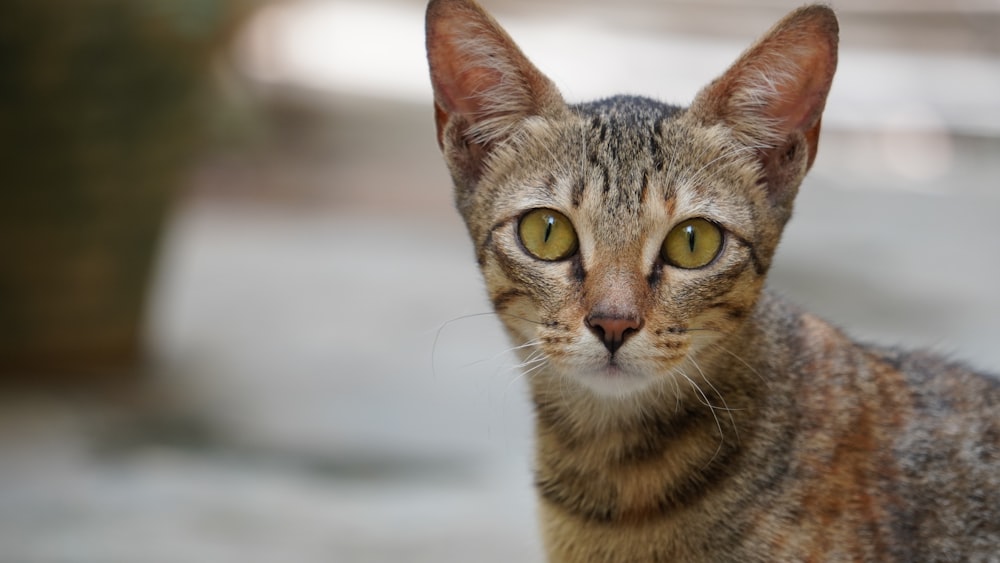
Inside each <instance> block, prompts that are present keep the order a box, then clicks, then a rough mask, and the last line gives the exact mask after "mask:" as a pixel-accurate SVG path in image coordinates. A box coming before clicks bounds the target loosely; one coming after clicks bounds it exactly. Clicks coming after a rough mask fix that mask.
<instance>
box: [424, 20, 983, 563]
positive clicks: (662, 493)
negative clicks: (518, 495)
mask: <svg viewBox="0 0 1000 563" xmlns="http://www.w3.org/2000/svg"><path fill="white" fill-rule="evenodd" d="M427 37H428V45H427V46H428V58H429V62H430V68H431V79H432V83H433V85H434V90H435V111H436V122H437V126H438V142H439V144H440V146H441V149H442V152H443V153H444V156H445V161H446V162H447V164H448V166H449V169H450V171H451V173H452V178H453V180H454V186H455V199H456V203H457V206H458V209H459V211H460V212H461V214H462V216H463V218H464V219H465V222H466V225H467V227H468V230H469V234H470V236H471V237H472V240H473V242H474V244H475V248H476V253H477V259H478V261H479V264H480V266H481V268H482V272H483V276H484V279H485V281H486V285H487V288H488V290H489V295H490V298H491V300H492V303H493V306H494V308H495V309H496V311H497V313H498V316H499V317H500V319H501V320H502V321H503V323H504V326H505V327H506V329H507V331H508V333H509V334H510V337H511V338H512V340H513V341H514V342H515V344H516V345H517V346H518V350H519V352H520V353H521V354H522V359H523V360H524V363H525V366H526V367H527V369H526V373H528V377H529V381H530V387H531V393H532V397H533V400H534V403H535V413H536V432H537V459H536V489H537V492H538V497H539V507H540V508H539V510H540V513H541V521H542V525H543V530H542V532H543V536H544V539H545V545H546V550H547V553H548V558H549V560H550V561H553V562H583V563H587V562H633V561H635V562H647V561H648V562H659V561H741V562H746V561H840V560H850V561H917V560H922V561H967V560H971V561H986V560H991V559H994V558H996V557H1000V387H998V384H997V381H996V380H995V379H992V378H990V377H988V376H981V375H977V374H975V373H972V372H970V371H969V370H967V369H965V368H964V367H962V366H961V365H957V364H953V363H949V362H946V361H943V360H941V359H938V358H935V357H932V356H929V355H925V354H923V353H909V354H907V353H902V352H898V351H894V350H882V349H876V348H872V347H866V346H863V345H860V344H857V343H855V342H853V341H851V340H850V339H848V338H847V337H846V336H844V335H843V334H842V333H841V332H840V331H839V330H837V329H835V328H833V327H831V326H829V325H828V324H826V323H824V322H823V321H822V320H820V319H818V318H816V317H814V316H812V315H810V314H808V313H806V312H803V311H801V310H799V309H797V308H795V307H793V306H791V305H789V304H787V303H785V302H783V301H782V300H780V299H778V298H776V297H775V296H773V295H772V294H770V293H769V292H768V291H767V290H765V289H764V282H765V277H766V274H767V271H768V269H769V268H770V265H771V260H772V258H773V256H774V252H775V249H776V247H777V245H778V241H779V239H780V237H781V232H782V229H783V228H784V225H785V223H786V222H787V220H788V218H789V217H790V215H791V212H792V203H793V200H794V197H795V194H796V192H797V190H798V187H799V184H800V183H801V181H802V178H803V176H804V175H805V174H806V171H807V170H808V168H809V167H810V166H811V164H812V162H813V159H814V158H815V155H816V150H817V146H818V136H819V129H820V116H821V113H822V110H823V106H824V103H825V99H826V94H827V92H828V90H829V88H830V85H831V82H832V78H833V73H834V69H835V67H836V61H837V21H836V18H835V17H834V15H833V13H832V11H830V10H829V9H828V8H825V7H822V6H810V7H805V8H801V9H799V10H796V11H795V12H793V13H792V14H790V15H789V16H787V17H786V18H785V19H783V20H782V21H781V22H779V23H778V24H776V26H775V27H774V28H772V30H771V31H769V32H768V33H767V34H765V35H764V37H763V38H762V39H761V40H760V41H758V42H757V43H756V44H754V45H753V46H752V47H751V48H750V49H749V50H748V51H747V52H746V53H744V54H743V56H742V57H740V59H739V60H737V61H736V63H734V65H733V66H732V67H731V68H730V69H729V70H727V71H726V72H725V73H724V74H723V75H722V76H720V77H719V78H718V79H717V80H715V81H713V82H712V83H711V84H709V85H708V86H706V88H705V89H704V90H703V91H702V92H701V93H700V94H699V95H698V96H697V97H696V98H695V100H694V102H693V103H692V105H691V107H689V108H679V107H673V106H667V105H664V104H661V103H659V102H655V101H652V100H649V99H646V98H640V97H631V96H618V97H614V98H611V99H608V100H603V101H598V102H591V103H585V104H578V105H570V104H567V103H565V102H564V101H563V100H562V98H561V96H560V94H559V92H558V89H557V88H556V87H555V86H554V85H553V84H552V83H551V82H550V81H549V80H548V79H547V78H546V77H545V76H544V75H543V74H542V73H541V72H540V71H538V70H537V69H536V68H535V67H534V66H532V65H531V63H530V62H528V60H527V58H525V57H524V55H523V54H522V53H521V52H520V51H519V50H518V49H517V47H516V46H515V44H514V42H513V41H512V40H511V39H510V37H509V36H508V35H507V34H506V33H505V32H504V31H503V30H502V29H501V28H500V27H499V25H497V23H496V22H495V21H494V20H493V19H492V18H491V17H490V16H488V15H487V14H486V13H485V12H484V11H483V10H482V8H480V7H479V6H478V5H477V4H475V3H474V2H473V1H471V0H432V1H431V3H430V5H429V7H428V19H427ZM538 208H548V209H553V210H556V211H559V212H560V213H561V214H563V215H564V216H565V217H567V218H568V219H569V221H570V222H571V223H572V225H573V227H574V228H575V231H576V234H577V237H578V250H577V251H576V253H575V254H573V255H571V256H569V257H568V258H565V259H562V260H557V261H552V262H546V261H542V260H539V259H536V258H534V257H532V255H531V254H530V252H529V251H528V250H526V248H525V246H524V244H523V243H522V242H521V241H520V240H519V238H518V223H519V221H520V219H521V217H522V216H524V215H525V213H527V212H528V211H530V210H532V209H538ZM691 218H703V219H706V220H709V221H710V222H712V223H714V224H716V225H718V226H719V227H721V229H722V230H723V231H724V244H723V248H722V250H721V252H720V253H719V255H718V256H717V257H716V258H715V259H714V260H713V261H712V262H711V263H709V264H708V265H706V266H704V267H702V268H698V269H692V270H685V269H681V268H677V267H674V266H671V265H670V264H669V263H668V262H667V261H666V260H665V259H664V258H663V257H661V253H660V248H661V245H662V243H663V241H664V240H665V238H666V237H667V234H668V233H669V232H670V230H671V229H672V228H673V227H674V226H675V225H678V224H679V223H681V222H683V221H685V220H687V219H691ZM592 319H599V320H598V321H595V322H605V323H608V321H614V322H619V324H617V325H613V324H606V325H604V326H608V327H611V326H629V327H632V328H630V329H628V332H627V333H623V336H622V337H621V342H623V343H622V344H621V345H620V347H617V348H613V347H611V346H610V345H606V344H605V343H604V339H605V336H603V335H604V334H605V332H604V330H605V329H604V328H601V329H600V330H597V329H595V328H594V326H595V325H594V324H591V320H592ZM621 323H625V324H621ZM608 330H610V329H608Z"/></svg>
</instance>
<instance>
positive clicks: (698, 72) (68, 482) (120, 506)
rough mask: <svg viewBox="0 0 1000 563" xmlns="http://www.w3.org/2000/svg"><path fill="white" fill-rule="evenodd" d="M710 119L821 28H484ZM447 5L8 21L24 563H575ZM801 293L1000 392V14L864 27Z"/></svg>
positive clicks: (89, 10)
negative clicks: (484, 229)
mask: <svg viewBox="0 0 1000 563" xmlns="http://www.w3.org/2000/svg"><path fill="white" fill-rule="evenodd" d="M485 4H486V6H487V8H488V9H490V10H491V11H492V12H493V13H494V14H495V15H496V16H497V17H498V19H499V20H500V21H501V22H502V23H503V24H504V25H505V26H506V27H507V28H508V30H509V31H510V32H511V33H512V35H513V36H514V37H515V39H516V40H517V41H518V42H519V43H520V44H521V46H522V47H523V49H524V50H525V51H526V52H527V53H528V55H529V56H530V57H531V58H532V59H533V60H534V61H535V62H536V64H537V65H538V66H539V67H540V68H541V69H542V70H543V71H544V72H546V73H547V74H549V76H550V77H552V78H553V79H554V80H555V81H556V82H557V83H558V84H559V85H560V87H561V88H562V89H563V92H564V95H565V97H566V98H567V99H569V100H570V101H582V100H586V99H591V98H595V97H600V96H605V95H611V94H614V93H619V92H630V93H639V94H645V95H650V96H655V97H658V98H661V99H663V100H665V101H668V102H674V103H682V104H684V103H687V102H688V101H689V100H690V99H691V97H692V96H693V95H694V93H695V92H696V91H697V89H698V88H699V87H700V86H701V85H702V84H704V83H706V82H707V81H708V80H710V79H711V78H713V77H714V76H716V75H717V74H719V73H720V72H721V71H722V70H723V69H724V68H725V67H726V66H727V65H728V64H729V63H730V62H731V61H732V60H733V59H734V58H735V57H736V56H737V55H738V53H739V52H740V51H741V50H742V49H743V48H744V47H746V46H747V45H748V44H749V42H750V41H751V40H752V39H753V38H754V37H755V36H757V35H758V34H760V33H762V32H763V31H764V30H766V29H767V28H768V27H769V26H770V25H771V24H772V23H773V22H774V21H775V20H777V19H778V18H779V17H781V16H782V15H783V14H784V13H785V12H787V11H788V10H790V9H792V8H793V7H794V6H796V5H797V4H798V3H797V2H795V1H793V0H767V1H761V2H749V1H740V0H711V1H699V2H694V1H690V0H689V1H682V0H672V1H671V0H620V1H618V2H614V3H610V2H602V1H598V0H575V1H570V0H547V1H545V2H539V1H537V0H530V1H529V0H485ZM424 6H425V4H424V3H423V2H421V1H417V0H283V1H270V2H269V1H267V0H77V1H75V2H60V1H57V0H44V1H42V0H7V2H5V4H4V9H3V15H2V16H0V561H2V562H11V563H15V562H16V563H27V562H88V563H98V562H99V563H112V562H179V561H240V562H279V561H280V562H284V561H299V562H314V561H315V562H321V561H322V562H368V561H379V562H392V561H407V562H411V561H414V562H423V561H427V562H431V561H434V562H450V561H454V562H466V561H477V562H486V563H489V562H494V561H495V562H510V561H524V562H528V561H541V555H540V549H539V543H538V540H537V537H536V532H535V514H534V507H533V495H532V491H531V475H530V463H531V462H530V458H531V454H530V435H531V414H530V408H529V406H528V404H527V401H526V398H525V390H524V387H523V384H522V382H521V381H520V379H519V377H518V374H517V372H516V370H514V369H513V367H512V365H513V362H512V358H511V356H510V355H509V354H508V353H507V349H508V345H507V342H506V340H505V338H504V336H503V335H502V333H501V332H500V330H499V329H498V323H497V322H496V320H495V319H494V318H493V317H492V316H491V315H489V314H488V312H489V306H488V303H487V301H486V299H485V297H484V291H483V289H482V287H481V282H480V279H479V274H478V272H477V270H476V267H475V262H474V259H473V255H472V249H471V245H470V244H469V243H468V241H467V240H466V234H465V231H464V227H463V226H462V224H461V223H460V221H459V219H458V217H457V214H456V213H455V212H454V211H453V209H452V204H451V196H450V191H451V188H450V183H449V179H448V176H447V173H446V171H445V168H444V165H443V163H442V161H441V159H440V155H439V153H438V149H437V146H436V143H435V140H434V126H433V120H432V109H431V108H432V106H431V92H430V87H429V81H428V78H427V68H426V62H425V60H424V38H423V10H424ZM834 7H835V8H836V9H837V10H838V12H839V14H840V17H841V29H842V39H841V48H842V51H841V58H840V70H839V71H838V75H837V78H836V80H835V82H834V88H833V93H832V94H831V97H830V99H829V103H828V105H827V112H826V116H825V118H824V130H823V137H822V141H821V150H820V151H819V158H818V160H817V162H816V165H815V167H814V169H813V172H812V174H811V176H810V177H809V179H808V180H807V181H806V183H805V185H804V186H803V188H802V190H801V192H800V196H799V202H798V207H797V210H796V216H795V218H794V219H793V221H792V223H791V225H790V226H789V228H788V230H787V231H786V236H785V239H784V242H783V244H782V247H781V249H780V252H779V257H778V259H777V265H776V267H775V268H774V270H773V273H772V277H771V285H772V287H774V288H776V289H778V290H779V291H781V292H783V293H785V294H786V295H787V296H789V297H790V298H791V299H793V300H795V301H798V302H800V303H802V304H803V305H805V306H807V307H809V308H811V309H813V310H815V311H817V312H819V313H821V314H823V315H825V316H826V317H828V318H830V319H831V320H833V321H834V322H836V323H838V324H840V325H842V326H845V327H847V328H848V329H849V332H851V333H852V334H855V335H857V336H859V337H861V338H865V339H869V340H875V341H878V342H881V343H886V344H900V345H905V346H930V347H932V348H934V349H937V350H939V351H942V352H945V353H949V354H953V355H954V356H956V357H960V358H964V359H966V360H968V361H970V362H971V363H972V364H973V365H975V366H979V367H982V368H984V369H988V370H993V371H1000V347H998V346H997V335H998V334H1000V324H998V322H1000V321H998V319H1000V294H998V292H997V291H996V287H997V281H996V280H997V279H998V274H1000V255H998V248H1000V221H998V220H997V217H1000V186H997V180H996V179H997V178H998V177H1000V158H998V156H1000V56H998V55H1000V3H998V2H996V0H979V1H974V0H968V1H957V0H956V1H946V0H920V1H911V0H905V1H904V0H888V1H871V0H866V1H861V0H840V1H836V2H834Z"/></svg>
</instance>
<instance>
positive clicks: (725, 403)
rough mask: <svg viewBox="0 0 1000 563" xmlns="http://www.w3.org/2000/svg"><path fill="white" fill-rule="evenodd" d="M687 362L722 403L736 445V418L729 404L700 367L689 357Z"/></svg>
mask: <svg viewBox="0 0 1000 563" xmlns="http://www.w3.org/2000/svg"><path fill="white" fill-rule="evenodd" d="M688 360H689V361H690V362H691V364H692V365H693V366H694V368H695V369H696V370H698V373H699V374H701V378H702V379H704V380H705V383H707V384H708V386H709V387H711V388H712V391H715V394H716V395H717V396H718V397H719V400H720V401H722V406H723V407H724V409H725V411H726V413H727V414H728V415H729V422H730V424H732V425H733V432H734V433H735V434H736V443H739V442H740V430H739V428H737V427H736V418H735V417H734V416H733V410H732V409H730V408H729V403H727V402H726V398H725V397H723V396H722V393H721V392H720V391H719V389H718V388H717V387H716V386H715V384H713V383H712V381H711V380H710V379H708V376H706V375H705V372H704V371H702V369H701V366H699V365H698V362H697V361H695V359H694V358H691V357H689V358H688Z"/></svg>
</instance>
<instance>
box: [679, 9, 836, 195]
mask: <svg viewBox="0 0 1000 563" xmlns="http://www.w3.org/2000/svg"><path fill="white" fill-rule="evenodd" d="M838 31H839V27H838V25H837V17H836V15H834V13H833V10H831V9H830V8H829V7H827V6H822V5H814V6H805V7H802V8H799V9H798V10H795V11H794V12H792V13H790V14H788V15H787V16H785V18H784V19H782V20H781V21H779V22H778V23H777V24H775V26H774V27H773V28H771V30H770V31H769V32H768V33H767V34H765V35H764V36H763V37H762V38H761V39H759V40H758V41H757V43H755V44H754V45H753V46H752V47H750V48H749V49H748V50H747V51H746V52H744V53H743V55H742V56H740V58H739V59H738V60H737V61H736V63H734V64H733V66H731V67H730V68H729V70H727V71H726V72H725V74H723V75H722V76H721V77H719V78H718V79H716V80H715V81H714V82H712V83H711V84H709V85H708V86H707V87H706V88H705V89H704V90H702V91H701V92H700V93H699V94H698V96H697V97H696V98H695V101H694V103H692V104H691V111H692V112H693V113H694V114H695V115H697V116H698V117H700V118H701V120H702V121H704V122H706V123H714V122H720V121H721V122H723V123H725V124H726V125H727V126H729V127H730V128H731V129H732V130H733V131H734V132H735V133H736V134H737V136H738V137H740V140H741V141H742V142H743V143H745V144H747V145H749V146H755V147H757V148H758V150H759V154H760V156H761V159H762V164H763V166H764V172H765V174H766V175H767V176H768V178H767V180H768V182H769V184H777V185H772V186H771V187H772V189H780V188H779V185H781V184H783V183H784V182H782V180H783V179H784V178H783V177H785V176H797V175H798V174H795V173H794V172H793V171H791V170H787V169H786V168H787V167H788V166H795V165H797V167H799V168H800V167H801V166H802V164H803V158H802V157H803V156H804V157H805V158H804V165H805V169H806V170H807V169H808V168H809V167H810V166H812V163H813V160H814V159H815V158H816V149H817V146H818V142H819V130H820V121H821V117H822V113H823V107H824V106H825V105H826V96H827V93H828V92H829V91H830V85H831V83H832V82H833V74H834V71H835V70H836V68H837V42H838ZM803 150H805V151H808V152H807V153H806V154H804V155H803V154H801V151H803ZM804 172H805V170H801V173H804ZM772 180H774V181H773V182H772ZM772 195H774V196H776V197H777V198H778V199H784V197H783V196H784V195H785V194H772ZM791 195H794V194H791Z"/></svg>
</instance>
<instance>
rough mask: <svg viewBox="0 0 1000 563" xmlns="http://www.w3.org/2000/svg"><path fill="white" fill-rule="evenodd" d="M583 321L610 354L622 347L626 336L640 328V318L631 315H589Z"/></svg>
mask: <svg viewBox="0 0 1000 563" xmlns="http://www.w3.org/2000/svg"><path fill="white" fill-rule="evenodd" d="M584 322H586V324H587V328H589V329H590V330H591V332H593V333H594V334H596V335H597V338H599V339H601V341H602V342H604V347H605V348H607V349H608V351H609V352H611V353H612V354H614V353H615V352H616V351H617V350H618V349H619V348H621V347H622V344H624V343H625V340H626V339H628V337H630V336H632V335H633V334H635V333H636V332H639V329H640V328H642V319H639V318H632V317H611V316H600V315H591V316H589V317H587V319H586V320H585V321H584Z"/></svg>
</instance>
